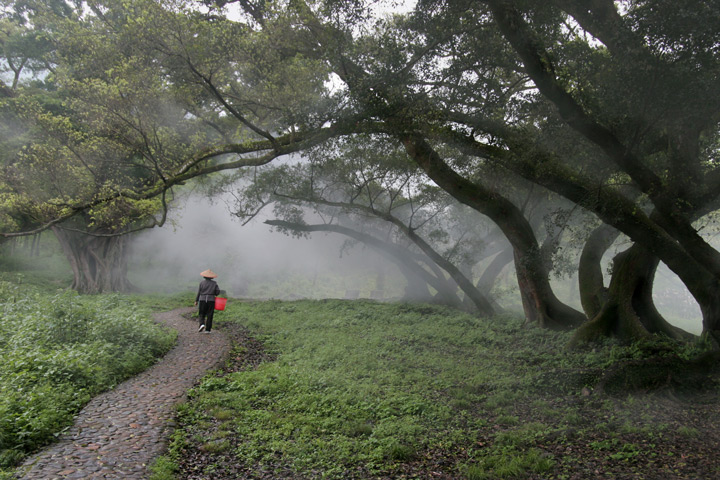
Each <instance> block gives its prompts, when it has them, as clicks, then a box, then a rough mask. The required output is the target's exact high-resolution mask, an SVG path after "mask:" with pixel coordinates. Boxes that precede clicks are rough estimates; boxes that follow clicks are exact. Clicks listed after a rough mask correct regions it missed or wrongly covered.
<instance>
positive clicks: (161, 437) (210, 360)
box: [18, 308, 230, 480]
mask: <svg viewBox="0 0 720 480" xmlns="http://www.w3.org/2000/svg"><path fill="white" fill-rule="evenodd" d="M192 310H193V309H192V308H182V309H178V310H173V311H171V312H165V313H161V314H157V315H156V317H155V318H156V319H157V320H158V321H160V322H161V323H163V324H165V325H168V326H170V327H172V328H174V329H176V330H177V331H178V343H177V345H176V346H175V347H174V348H173V349H172V350H171V351H170V352H168V354H167V355H165V357H163V358H162V359H161V360H160V361H158V363H156V364H155V365H154V366H153V367H151V368H150V369H149V370H147V371H145V372H143V373H141V374H140V375H138V376H136V377H133V378H132V379H130V380H128V381H126V382H124V383H122V384H120V385H118V386H117V387H116V388H115V389H113V390H112V391H109V392H106V393H104V394H102V395H99V396H98V397H96V398H94V399H93V400H91V401H90V403H88V405H87V406H86V407H85V408H84V409H83V410H82V411H81V412H80V413H79V414H78V416H77V418H76V419H75V425H74V426H73V427H72V428H71V429H70V430H68V431H67V432H66V433H65V434H64V435H63V436H62V437H61V438H60V440H59V441H58V442H57V443H55V444H53V445H50V446H49V447H48V448H47V449H45V450H43V451H41V452H39V453H38V454H36V455H34V456H32V457H30V458H29V459H28V460H27V461H26V462H25V463H24V464H23V466H22V467H21V468H20V469H19V470H18V472H19V474H20V476H19V477H18V478H24V479H42V480H53V479H99V478H106V479H111V478H112V479H144V478H147V476H148V471H147V465H149V464H150V463H151V462H152V460H153V459H154V458H156V457H157V456H158V455H160V454H162V452H163V450H164V447H165V445H166V443H165V442H166V440H167V437H168V435H169V433H170V430H171V428H172V419H173V416H174V413H175V410H174V408H173V407H174V405H176V404H177V403H179V402H181V401H182V400H184V399H185V394H186V392H187V390H188V389H189V388H190V387H192V386H193V385H194V384H195V383H196V382H197V381H198V380H199V379H200V378H201V377H202V376H203V375H204V374H205V372H206V371H207V370H208V369H211V368H213V367H215V366H218V365H219V364H220V362H221V361H222V359H223V358H224V357H225V355H226V353H227V352H228V351H229V348H230V342H229V340H228V339H227V337H226V336H225V335H224V334H223V333H222V331H217V330H213V332H212V333H211V334H204V333H202V334H201V333H198V332H197V324H196V322H194V321H191V320H188V319H186V318H183V317H182V316H181V315H182V314H185V313H188V312H191V311H192Z"/></svg>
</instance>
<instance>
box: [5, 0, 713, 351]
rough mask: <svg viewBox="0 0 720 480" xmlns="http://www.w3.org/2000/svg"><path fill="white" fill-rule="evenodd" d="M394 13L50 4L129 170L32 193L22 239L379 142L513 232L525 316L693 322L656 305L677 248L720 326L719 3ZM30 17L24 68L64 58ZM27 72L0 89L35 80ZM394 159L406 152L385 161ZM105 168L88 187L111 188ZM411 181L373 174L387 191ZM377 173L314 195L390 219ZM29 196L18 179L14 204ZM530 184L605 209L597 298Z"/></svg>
mask: <svg viewBox="0 0 720 480" xmlns="http://www.w3.org/2000/svg"><path fill="white" fill-rule="evenodd" d="M24 5H25V4H23V9H24V8H26V7H25V6H24ZM27 5H28V7H27V8H28V10H27V12H34V11H36V10H37V6H35V7H33V4H32V2H28V3H27ZM57 5H58V6H62V5H65V4H64V3H63V2H57ZM383 5H385V3H384V2H365V1H362V0H356V1H353V2H335V1H316V2H303V1H301V2H297V1H292V2H275V3H270V2H262V1H261V2H246V1H222V2H211V1H205V2H199V3H196V2H184V1H179V0H178V1H172V0H157V1H154V0H125V1H123V2H109V1H108V2H104V1H94V2H89V3H88V4H87V8H79V7H78V8H76V9H75V10H72V8H71V6H70V5H65V7H63V8H61V9H59V10H57V12H60V14H58V13H55V14H54V15H55V16H54V17H52V16H50V17H44V18H55V19H58V18H60V19H62V21H60V20H54V21H53V22H54V23H52V22H51V23H48V24H47V25H49V24H52V25H54V26H56V27H54V28H53V29H50V30H49V31H51V32H52V34H51V35H50V34H48V35H49V37H48V36H44V37H43V38H51V39H53V42H52V48H51V49H50V50H51V52H52V55H51V57H52V59H53V62H54V63H53V65H54V66H53V68H52V69H50V70H49V71H51V72H52V75H51V77H52V80H53V84H54V85H55V88H56V89H57V92H58V94H57V95H59V97H58V98H60V99H62V102H61V103H62V108H63V109H64V110H63V112H61V113H59V114H57V115H59V117H58V118H61V117H63V115H65V116H67V117H69V118H72V120H71V124H72V125H73V130H75V131H77V132H81V133H82V134H83V135H85V136H86V138H87V139H90V140H91V141H92V142H93V145H94V148H97V149H101V148H102V149H104V148H112V151H113V155H101V157H102V158H103V161H108V165H110V164H112V166H113V168H114V169H113V171H112V175H111V176H110V178H109V179H108V180H107V181H105V182H104V183H98V182H96V186H98V188H96V189H89V190H87V191H83V193H82V194H81V192H80V190H78V191H76V192H73V193H72V194H68V195H66V196H67V197H69V198H68V199H66V200H64V204H63V209H62V210H61V211H57V210H53V209H52V208H50V209H49V210H48V207H49V206H56V205H53V202H52V199H51V198H43V197H37V198H35V199H33V201H34V202H35V203H34V204H33V205H34V208H36V211H42V212H46V213H45V214H44V215H40V214H37V213H36V214H34V215H32V216H31V217H30V221H26V222H24V223H15V224H14V225H10V226H9V227H7V228H6V231H7V230H8V228H14V229H15V230H25V231H27V230H29V229H32V228H45V227H47V226H50V225H55V224H57V223H59V222H60V221H61V220H66V219H68V218H70V217H72V216H75V215H79V214H87V213H88V212H89V211H90V210H91V209H93V208H98V206H99V205H103V206H105V205H113V204H114V202H115V203H116V202H118V201H119V199H123V201H128V200H131V201H132V202H135V203H134V205H142V203H141V202H145V201H148V200H149V199H153V198H157V197H158V196H159V195H162V194H163V192H168V191H170V190H171V189H172V188H173V187H174V186H176V185H179V184H181V183H183V182H185V181H188V180H190V179H192V178H196V177H199V176H204V175H207V174H210V173H214V172H218V171H223V170H237V169H242V168H245V167H255V166H260V165H266V164H269V163H270V162H272V161H274V160H275V159H277V158H279V157H283V156H285V155H288V154H291V153H296V152H306V151H309V149H312V148H314V147H318V146H326V145H329V144H328V143H327V142H328V141H330V140H331V139H333V138H337V139H341V138H346V139H360V141H361V142H362V139H363V138H367V139H368V140H367V142H366V143H367V145H368V149H370V148H371V149H372V152H370V151H367V152H362V153H361V154H360V155H358V156H357V158H355V160H354V161H356V162H359V164H360V165H359V166H358V167H357V168H355V169H354V171H355V172H369V171H378V172H381V171H384V170H383V169H385V168H387V167H390V166H392V165H393V163H392V162H394V161H395V160H393V159H392V158H399V157H398V155H399V154H400V153H401V154H402V157H403V160H402V161H403V162H409V164H408V165H411V166H412V169H413V170H412V172H413V173H412V175H413V178H414V179H415V180H413V182H415V183H417V185H418V190H417V191H418V192H419V191H420V190H422V189H423V188H439V189H440V190H441V191H442V194H443V195H445V196H446V197H447V198H452V199H454V201H456V202H459V203H461V204H464V205H466V206H467V207H469V208H471V209H474V210H476V211H477V212H479V213H480V214H482V215H484V216H485V217H487V218H488V219H489V221H491V222H492V223H493V224H494V225H496V226H497V228H498V230H499V231H500V232H502V235H503V236H504V237H505V238H506V239H507V241H508V242H509V244H510V245H511V247H512V251H513V257H514V266H515V271H516V275H517V279H518V283H519V286H520V291H521V294H522V301H523V306H524V310H525V313H526V316H527V318H528V319H529V321H531V322H537V323H538V324H540V325H543V326H549V327H557V328H568V327H576V326H579V325H581V324H582V326H581V327H580V329H579V330H578V334H577V339H578V340H585V339H590V338H593V337H594V336H596V335H607V334H614V335H620V336H624V337H627V338H637V337H638V336H643V335H647V334H649V333H654V332H661V333H665V334H669V335H673V336H676V335H677V334H678V332H676V331H675V329H674V328H672V327H670V326H669V325H668V324H667V322H665V321H664V319H662V317H661V316H660V314H659V313H658V312H657V310H656V309H655V308H654V306H653V305H652V296H651V291H652V284H653V276H654V272H655V268H656V266H657V264H658V262H659V261H662V262H664V263H665V264H666V265H667V266H668V267H670V269H672V270H673V271H674V272H675V273H676V274H677V275H678V276H679V277H680V279H681V280H682V281H683V283H684V284H685V285H686V286H687V288H688V289H689V290H690V292H691V293H692V294H693V296H694V297H695V299H696V300H697V301H698V304H699V305H700V307H701V310H702V314H703V322H704V331H705V332H706V333H708V334H710V335H711V336H712V337H713V338H714V339H715V341H716V342H717V341H718V340H720V252H718V251H717V250H716V249H715V248H714V247H713V246H712V245H711V244H710V243H709V242H708V241H707V239H706V238H704V237H703V235H702V232H701V231H700V226H701V224H700V223H699V222H701V221H702V220H703V218H705V217H706V216H707V215H709V214H710V213H712V212H714V211H715V210H717V202H718V196H719V195H720V168H719V167H718V145H719V144H718V122H719V121H720V117H719V115H720V93H719V92H720V90H719V89H718V86H719V85H720V81H719V80H720V76H719V74H720V51H719V49H718V45H720V38H719V37H720V3H718V1H717V0H687V1H682V2H679V3H678V2H670V1H666V0H633V1H630V0H627V1H619V2H616V1H612V0H594V1H572V2H571V1H565V0H553V1H549V2H543V3H537V2H527V1H525V0H483V1H479V2H469V1H459V2H458V1H452V2H449V1H441V0H420V1H418V2H417V4H415V5H414V7H413V8H412V9H411V10H410V11H409V12H408V13H405V14H385V15H378V11H379V10H378V8H377V7H378V6H383ZM33 8H36V10H33ZM23 9H17V11H15V12H13V13H12V15H11V14H8V15H6V20H7V22H9V23H8V24H9V25H10V24H12V25H14V26H12V28H11V27H8V28H7V29H6V32H7V34H6V38H7V39H8V40H7V41H6V42H5V43H6V45H7V47H6V48H5V63H6V64H7V68H8V69H9V71H11V72H16V71H17V69H18V68H19V67H18V66H19V65H41V64H42V65H48V63H47V60H45V63H44V64H43V63H42V62H41V61H40V59H43V58H46V52H47V51H48V50H47V49H44V48H46V47H43V48H40V47H41V45H38V49H37V53H33V52H34V51H35V50H32V49H28V50H22V49H21V50H22V51H23V52H29V53H28V58H29V59H32V62H31V61H30V60H27V61H26V62H25V63H23V61H22V60H21V58H23V57H22V55H18V53H17V52H18V51H19V50H18V49H17V48H16V47H14V46H12V45H15V44H14V43H13V42H15V40H13V41H10V40H9V39H10V38H11V37H12V38H16V39H17V38H21V37H22V38H25V37H27V38H28V39H30V38H34V37H33V36H32V35H31V34H30V33H29V32H31V31H32V32H34V31H35V29H34V28H32V27H33V26H34V25H31V26H28V23H27V21H28V20H29V19H31V18H32V17H31V16H30V15H29V14H23V12H25V10H23ZM68 9H69V10H68ZM46 10H47V9H46ZM73 11H74V13H73V14H71V13H68V12H73ZM17 15H20V16H21V18H22V21H15V23H14V24H13V23H12V21H11V19H12V18H14V16H15V17H17ZM23 15H24V16H23ZM45 15H49V13H45ZM38 25H40V23H38ZM43 25H45V24H43ZM14 29H15V30H14ZM17 32H25V33H26V34H24V33H17ZM18 35H19V36H18ZM17 41H19V40H17ZM47 58H50V57H47ZM12 77H13V79H12V80H11V81H8V82H7V83H6V84H5V85H4V89H3V92H10V91H12V92H17V91H19V90H22V92H21V93H23V94H24V92H25V89H29V88H30V85H29V84H28V85H27V86H20V84H21V83H22V82H21V79H22V75H12ZM17 95H18V94H17V93H13V94H12V95H10V93H8V94H7V98H13V99H15V98H16V97H17ZM13 101H14V100H13ZM7 105H8V104H6V107H5V108H6V110H7V112H8V113H7V115H5V118H6V119H7V120H8V121H6V122H5V123H4V125H3V128H4V131H12V125H11V122H10V120H11V119H13V118H15V117H14V116H17V115H19V114H18V113H17V110H16V109H13V108H10V107H9V106H7ZM67 112H71V114H69V113H67ZM36 125H37V122H36ZM46 133H47V132H46ZM45 136H46V135H42V136H39V137H38V139H37V140H36V139H35V138H33V139H31V140H28V142H29V143H31V144H32V149H35V150H37V149H38V148H49V149H51V150H52V153H51V154H48V155H45V158H51V156H55V158H59V157H57V155H59V154H61V153H62V151H63V148H65V147H61V146H60V145H58V144H53V143H52V142H47V141H46V140H45V139H44V137H45ZM43 145H44V147H41V146H43ZM100 145H102V147H101V146H100ZM321 150H322V149H320V151H321ZM106 151H107V150H103V152H106ZM387 151H395V152H399V153H398V154H394V155H393V156H392V157H389V156H382V155H380V156H378V155H376V154H377V153H382V152H387ZM23 155H26V152H22V155H20V154H18V155H16V156H15V157H13V158H14V159H19V158H23ZM113 156H114V157H113ZM8 158H10V157H8ZM113 158H115V160H112V159H113ZM380 158H382V159H383V160H382V161H381V162H380V163H374V162H377V161H378V159H380ZM13 161H15V163H17V162H16V160H13ZM73 161H76V160H73V159H71V158H69V159H68V160H65V159H64V158H63V159H62V160H60V162H59V163H62V164H63V165H68V166H69V165H72V162H73ZM97 161H100V160H97ZM5 162H6V165H10V164H12V162H11V161H10V160H9V159H8V160H5ZM93 162H94V161H93ZM88 165H91V164H90V163H89V164H88ZM92 165H95V164H94V163H92ZM326 165H327V166H328V170H327V171H326V172H325V175H327V176H328V177H326V178H330V176H331V175H334V174H337V175H340V174H343V173H345V174H349V173H351V172H350V171H349V170H347V165H346V164H345V163H343V164H331V162H330V159H327V162H326ZM307 168H310V167H307ZM307 168H306V167H302V168H300V169H297V170H295V171H289V170H286V171H283V172H282V175H285V178H284V179H283V182H285V184H287V185H291V186H293V188H296V187H297V188H300V186H301V185H302V184H303V183H304V182H307V178H308V174H309V172H308V170H307ZM81 170H82V169H81ZM89 170H90V169H89V168H87V167H86V168H85V171H80V173H79V179H78V182H76V183H73V184H74V185H76V186H78V187H79V186H80V185H82V181H81V179H82V178H87V179H92V180H95V178H94V177H92V176H88V172H89ZM46 175H47V173H45V172H44V173H43V176H46ZM91 177H92V178H91ZM48 178H49V177H48ZM127 179H132V181H127ZM344 179H345V180H348V179H352V177H347V176H344ZM89 183H92V182H89ZM402 183H403V180H402V179H401V178H400V177H397V178H395V179H393V180H392V181H391V182H390V184H388V185H385V186H382V188H380V187H381V186H380V185H378V186H377V188H378V191H381V190H382V191H383V192H384V193H383V194H382V195H383V197H382V198H384V199H385V200H384V201H387V199H388V198H391V197H392V195H393V193H392V192H393V189H397V186H398V185H402ZM431 185H434V186H433V187H430V186H431ZM316 186H317V185H316ZM366 187H368V188H366V191H367V192H368V193H369V196H368V197H367V198H366V199H365V200H364V201H363V202H348V198H347V197H343V198H324V197H321V196H319V195H318V194H317V192H315V191H313V190H312V189H310V190H307V189H305V190H304V193H305V194H308V193H310V196H311V197H312V198H309V197H306V198H304V199H303V201H309V200H312V201H314V202H315V203H318V202H319V201H320V203H322V202H324V203H325V206H326V207H328V205H327V204H328V203H331V202H334V203H346V204H347V203H351V204H352V205H353V208H354V209H355V210H357V209H363V208H365V209H368V208H369V209H370V210H371V211H372V210H374V212H373V213H382V214H389V213H388V212H389V210H388V208H387V205H383V207H382V208H375V205H374V204H372V203H371V202H372V201H373V200H372V199H373V198H374V197H373V193H371V191H370V189H369V184H368V185H366ZM373 188H375V187H373ZM25 190H29V189H27V188H26V187H22V188H20V187H19V188H17V191H15V192H12V195H11V197H12V201H10V200H7V201H6V208H5V209H4V210H3V214H4V215H5V216H8V215H10V216H12V214H13V213H12V212H13V208H14V205H15V203H13V202H16V201H17V199H18V198H20V197H21V196H23V195H28V194H29V192H26V191H25ZM3 191H6V192H7V191H8V190H7V187H6V186H3ZM428 191H429V190H428ZM528 192H534V195H538V194H540V195H541V196H545V197H547V198H550V197H552V196H553V195H554V196H559V197H562V198H563V199H564V202H566V203H565V205H567V206H568V207H569V208H570V209H579V210H580V211H582V212H583V213H582V214H583V218H584V219H585V221H587V222H588V223H587V225H588V226H587V228H586V229H585V230H586V237H585V239H586V240H587V242H586V243H585V247H584V251H583V256H582V257H581V260H582V261H583V262H585V263H584V264H583V265H581V267H579V269H580V270H581V272H584V273H585V274H583V275H580V277H579V278H580V282H581V285H580V291H581V293H582V296H583V298H584V299H585V300H587V301H583V309H584V312H579V311H577V310H575V309H573V308H571V307H569V306H568V305H566V304H565V303H563V302H562V301H560V300H559V299H558V298H557V296H556V295H555V293H554V292H553V289H552V286H551V284H550V281H549V275H550V272H551V271H552V269H553V268H554V267H553V265H552V262H548V258H549V257H552V255H550V256H549V255H548V253H547V251H548V250H551V251H552V250H553V249H554V250H555V252H557V248H556V247H557V245H558V243H557V242H559V240H558V239H560V238H561V236H562V234H559V233H557V232H554V233H553V232H552V231H550V230H548V229H547V228H543V227H541V226H540V224H538V223H537V222H536V221H534V220H533V219H532V217H531V216H530V215H529V211H528V209H526V208H524V207H525V206H526V203H525V202H526V199H527V198H530V197H529V194H528ZM539 192H542V193H539ZM273 193H274V194H277V193H280V192H278V191H275V192H273ZM296 193H297V192H296ZM415 193H417V192H413V193H412V194H410V195H405V194H403V196H402V198H403V201H410V199H411V198H412V197H413V196H414V195H415ZM283 194H284V195H286V196H288V195H289V194H292V192H284V193H283ZM13 195H14V196H13ZM344 195H345V196H346V195H350V196H352V192H351V191H346V192H344ZM6 198H8V197H6ZM23 198H24V197H23ZM350 198H351V197H350ZM378 198H381V197H378ZM396 198H398V199H399V198H400V197H396ZM138 202H140V203H138ZM333 206H334V207H337V208H340V207H341V206H340V205H333ZM342 207H343V208H345V210H347V209H348V205H344V206H342ZM102 208H106V207H102ZM156 208H157V205H156ZM366 213H367V210H366ZM4 218H6V217H4ZM284 220H286V221H287V219H284ZM386 220H387V218H386ZM405 220H406V219H405ZM296 223H297V222H296ZM403 224H404V225H405V227H406V228H409V230H408V231H409V232H410V233H413V232H414V230H413V228H414V227H413V225H412V224H409V223H407V222H406V221H404V222H403ZM395 225H396V226H397V227H398V228H399V224H395ZM600 225H604V227H601V229H600V230H598V231H597V232H598V233H597V234H595V237H593V236H592V235H590V232H591V231H592V230H593V229H594V228H595V227H599V226H600ZM406 233H407V232H406ZM619 234H623V235H625V236H626V237H627V238H629V239H630V240H631V241H632V243H633V246H632V247H631V249H630V250H628V252H627V253H626V254H624V255H619V256H618V257H616V258H615V260H614V264H615V268H614V270H613V272H614V276H613V280H612V282H611V285H609V286H608V287H606V286H605V285H603V282H602V278H599V277H598V275H597V272H598V268H597V265H598V264H599V261H600V258H602V254H603V253H604V252H605V251H606V250H607V249H608V248H609V246H610V245H611V244H612V242H613V240H614V239H615V238H617V236H618V235H619ZM553 242H555V243H553ZM553 244H554V245H555V247H553ZM450 275H452V274H450ZM470 283H471V284H472V280H471V282H470ZM465 293H467V292H465Z"/></svg>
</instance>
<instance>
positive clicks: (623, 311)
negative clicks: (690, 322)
mask: <svg viewBox="0 0 720 480" xmlns="http://www.w3.org/2000/svg"><path fill="white" fill-rule="evenodd" d="M658 263H659V260H658V258H657V257H655V256H654V255H652V254H651V253H650V252H649V251H648V250H647V249H645V248H644V247H642V246H641V245H639V244H635V245H633V246H632V247H630V248H629V249H627V250H625V251H623V252H621V253H619V254H617V255H616V256H615V258H614V259H613V276H612V279H611V281H610V287H609V289H608V292H607V300H606V301H605V302H604V304H603V305H602V308H601V309H600V311H599V312H598V313H597V315H595V316H594V318H593V319H592V320H591V321H590V322H588V323H586V324H584V325H582V326H581V327H580V328H579V329H578V330H577V331H576V332H575V335H574V336H573V339H572V341H571V344H574V345H577V344H579V343H584V342H592V341H596V340H598V339H600V338H603V337H617V338H619V339H620V340H622V341H626V342H633V341H637V340H640V339H642V338H646V337H648V336H650V334H653V333H659V334H664V335H667V336H669V337H671V338H676V339H682V338H685V339H687V338H690V337H691V335H690V334H688V333H687V332H684V331H683V330H681V329H679V328H677V327H674V326H672V325H670V324H669V323H668V322H667V321H666V320H665V319H664V318H663V317H662V315H660V313H659V312H658V311H657V309H656V308H655V304H654V303H653V300H652V285H653V281H654V278H655V271H656V269H657V265H658Z"/></svg>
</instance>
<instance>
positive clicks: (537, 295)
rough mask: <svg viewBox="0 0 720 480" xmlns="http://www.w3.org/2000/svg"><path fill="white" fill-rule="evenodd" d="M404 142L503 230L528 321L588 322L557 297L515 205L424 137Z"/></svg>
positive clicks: (449, 188) (561, 325) (431, 172)
mask: <svg viewBox="0 0 720 480" xmlns="http://www.w3.org/2000/svg"><path fill="white" fill-rule="evenodd" d="M400 139H401V141H402V142H403V144H404V145H405V150H406V151H407V153H408V155H410V157H411V158H412V159H413V160H414V161H415V162H416V163H417V164H418V165H419V166H420V167H421V168H422V169H423V170H424V171H425V173H427V175H428V177H430V178H431V179H432V180H433V181H434V182H435V183H436V184H437V185H438V186H439V187H440V188H442V189H443V190H445V191H446V192H448V193H449V194H450V195H452V196H453V197H454V198H455V199H456V200H458V201H459V202H461V203H463V204H465V205H467V206H469V207H471V208H473V209H475V210H477V211H478V212H480V213H482V214H483V215H486V216H488V217H489V218H490V219H491V220H492V221H493V222H495V224H496V225H497V226H498V227H499V228H500V230H502V232H503V234H504V235H505V237H506V238H507V240H508V241H509V242H510V244H511V245H512V247H513V250H514V255H515V270H516V272H517V277H518V286H519V287H520V293H521V295H522V302H523V309H524V310H525V317H526V319H527V321H528V322H532V323H537V324H538V325H540V326H541V327H546V328H558V329H566V328H572V327H576V326H578V325H580V324H581V323H582V322H584V321H585V320H586V317H585V315H583V314H582V313H580V312H578V311H577V310H575V309H573V308H571V307H570V306H568V305H566V304H564V303H562V302H561V301H560V300H559V299H558V298H557V297H556V296H555V293H554V292H553V290H552V287H551V285H550V279H549V272H548V271H547V268H546V266H545V263H544V262H543V259H542V256H541V255H540V247H539V246H538V243H537V239H536V238H535V233H534V232H533V230H532V228H531V227H530V224H529V223H528V221H527V219H526V218H525V217H524V216H523V214H522V212H521V211H520V210H519V209H518V208H517V207H516V206H515V205H514V204H513V203H512V202H510V201H509V200H508V199H506V198H504V197H502V196H501V195H499V194H497V193H496V192H493V191H491V190H488V189H486V188H485V187H483V186H482V185H479V184H476V183H473V182H471V181H470V180H468V179H466V178H465V177H463V176H461V175H460V174H458V173H457V172H455V171H454V170H453V169H452V168H450V166H449V165H448V164H447V163H445V161H444V160H443V159H442V158H441V157H440V156H439V155H438V153H437V152H436V151H435V150H433V148H432V147H431V146H430V144H429V143H428V142H427V141H426V140H425V139H424V138H423V137H422V136H421V135H419V134H414V133H402V134H400Z"/></svg>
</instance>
